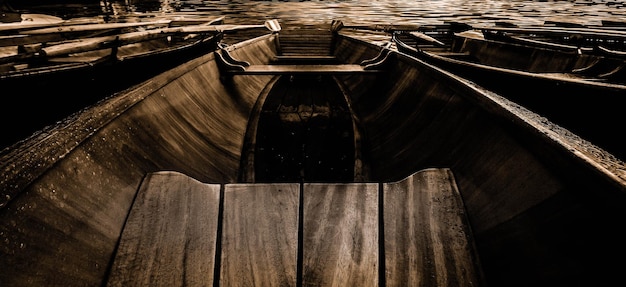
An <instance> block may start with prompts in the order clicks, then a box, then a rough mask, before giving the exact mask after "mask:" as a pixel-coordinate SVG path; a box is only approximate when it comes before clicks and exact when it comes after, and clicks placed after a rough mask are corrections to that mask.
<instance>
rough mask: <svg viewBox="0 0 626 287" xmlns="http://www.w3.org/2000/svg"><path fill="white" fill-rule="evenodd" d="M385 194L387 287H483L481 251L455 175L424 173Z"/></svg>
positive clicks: (387, 185) (386, 188) (389, 187)
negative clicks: (477, 254)
mask: <svg viewBox="0 0 626 287" xmlns="http://www.w3.org/2000/svg"><path fill="white" fill-rule="evenodd" d="M383 190H384V195H383V197H384V206H383V210H384V215H383V218H384V224H383V226H384V234H385V235H384V236H385V239H384V241H385V243H384V244H385V247H384V248H385V270H386V272H385V282H386V285H387V286H478V285H479V280H480V277H479V274H480V273H479V270H477V268H476V265H477V262H475V260H476V257H475V254H473V250H475V248H474V246H472V239H471V237H470V235H471V231H470V230H469V228H468V224H467V222H466V218H465V212H464V208H463V203H462V201H461V196H460V194H459V191H458V189H457V187H456V183H455V181H454V177H453V175H452V172H451V171H450V170H449V169H427V170H423V171H421V172H418V173H416V174H413V175H412V176H410V177H408V178H406V179H404V180H402V181H400V182H396V183H385V184H383ZM409 251H410V252H409Z"/></svg>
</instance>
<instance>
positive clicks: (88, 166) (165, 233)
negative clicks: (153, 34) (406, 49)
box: [0, 25, 626, 286]
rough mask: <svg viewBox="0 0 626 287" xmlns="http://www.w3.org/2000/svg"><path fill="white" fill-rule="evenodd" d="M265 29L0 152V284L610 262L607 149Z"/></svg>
mask: <svg viewBox="0 0 626 287" xmlns="http://www.w3.org/2000/svg"><path fill="white" fill-rule="evenodd" d="M331 27H336V26H335V25H331ZM281 28H282V30H280V31H279V32H274V33H271V34H270V33H268V34H267V35H263V36H260V37H256V38H252V39H249V40H245V41H243V42H240V43H236V44H230V45H227V46H225V47H222V48H220V49H217V50H215V51H213V52H209V53H207V54H205V55H203V56H200V57H198V58H196V59H193V60H191V61H189V62H186V63H184V64H182V65H180V66H177V67H175V68H173V69H171V70H169V71H167V72H165V73H162V74H160V75H157V76H155V77H153V78H151V79H150V80H148V81H145V82H143V83H142V84H140V85H137V86H135V87H133V88H131V89H128V90H126V91H124V92H121V93H117V94H115V95H114V96H112V97H110V98H107V99H106V100H104V101H101V102H99V103H98V104H96V105H93V106H91V107H89V108H87V109H85V110H83V111H82V112H81V113H78V114H75V115H74V116H72V117H70V118H68V119H66V120H65V121H63V122H62V123H59V124H58V125H57V126H55V127H53V128H51V129H49V130H46V131H44V132H42V133H41V134H37V135H34V136H33V137H31V138H28V139H25V140H24V141H22V142H20V143H19V144H17V145H15V146H12V147H11V148H10V149H5V150H4V151H2V154H1V155H0V162H1V164H2V165H1V169H2V177H1V180H0V187H1V188H0V190H1V191H2V196H0V222H1V223H0V268H1V270H2V272H0V284H1V285H3V286H14V285H63V286H77V285H80V286H84V285H107V286H121V285H123V286H132V285H143V286H145V285H151V286H153V285H154V286H158V285H167V286H181V285H202V286H217V285H219V286H270V285H281V286H283V285H284V286H296V285H298V286H301V285H316V286H327V285H333V286H485V285H491V286H504V285H506V286H538V285H541V286H546V285H557V286H588V285H605V284H609V283H612V282H616V280H620V279H621V273H620V271H621V269H622V268H621V264H615V262H619V260H620V259H621V258H623V256H624V255H626V246H625V245H624V244H623V237H622V232H621V230H619V226H621V224H622V223H623V221H624V219H626V210H625V209H624V208H622V205H623V203H624V202H625V201H626V172H625V170H626V165H625V164H624V163H623V162H622V161H619V160H618V159H616V158H615V157H614V156H612V155H611V154H610V153H608V152H606V151H604V150H602V149H600V148H599V147H597V146H595V145H594V144H592V143H590V142H588V141H585V140H583V139H581V138H580V137H578V136H577V135H575V134H573V133H571V132H569V131H567V130H566V129H564V128H562V127H560V126H558V125H555V124H554V123H552V122H550V121H549V120H546V119H545V118H544V117H541V116H539V115H537V114H535V113H533V112H531V111H529V110H527V109H526V108H524V107H522V106H520V105H519V104H516V103H514V102H511V101H509V100H507V99H506V98H504V97H502V96H499V95H497V94H495V93H493V92H490V91H487V90H485V89H483V88H481V87H479V86H477V85H475V84H473V83H471V82H469V81H467V80H464V79H462V78H460V77H458V76H456V75H454V74H451V73H449V72H446V71H445V70H442V69H440V68H438V67H436V66H433V65H430V64H427V63H425V62H423V61H421V60H418V59H416V58H415V57H412V56H409V55H407V54H404V53H399V52H397V51H395V50H393V49H390V48H388V44H390V43H385V44H384V45H383V46H380V45H377V44H373V43H372V42H369V41H364V40H362V39H358V38H356V37H353V36H351V35H349V33H346V31H342V30H339V31H337V30H336V29H331V28H329V27H328V26H327V25H322V26H319V27H318V26H294V27H284V28H283V27H281ZM227 37H228V35H226V36H225V39H226V38H227Z"/></svg>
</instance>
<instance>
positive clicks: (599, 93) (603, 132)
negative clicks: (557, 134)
mask: <svg viewBox="0 0 626 287" xmlns="http://www.w3.org/2000/svg"><path fill="white" fill-rule="evenodd" d="M394 39H395V40H396V41H395V42H396V46H397V48H398V49H399V50H400V51H402V52H404V53H408V54H410V55H412V56H415V57H417V58H419V59H422V60H425V61H427V62H429V63H431V64H435V65H437V66H439V67H441V68H444V69H446V70H448V71H450V72H453V73H455V74H457V75H459V76H462V77H464V78H466V79H468V80H471V81H473V82H475V83H477V84H479V85H480V86H482V87H484V88H487V89H489V90H492V91H494V92H496V93H498V94H500V95H502V96H504V97H506V98H508V99H510V100H512V101H514V102H516V103H518V104H521V105H523V106H525V107H526V108H528V109H530V110H533V111H535V112H537V113H538V114H540V115H542V116H545V117H547V118H548V119H549V120H551V121H553V122H555V123H557V124H559V125H561V126H563V127H565V128H567V129H569V130H571V131H572V132H574V133H576V134H578V135H579V136H581V137H583V138H585V139H587V140H589V141H592V142H594V143H595V144H597V145H598V146H600V147H602V148H604V149H606V150H608V151H610V152H611V153H613V154H614V155H615V156H617V157H619V158H621V159H624V158H626V150H625V149H624V148H623V147H624V145H625V144H626V141H624V139H622V137H620V136H618V135H617V134H616V133H615V132H614V130H615V128H617V127H619V126H622V125H623V124H625V123H626V121H625V119H624V118H623V117H622V116H621V111H620V110H621V107H623V106H624V105H626V97H624V96H625V95H626V85H624V83H625V81H626V78H624V79H616V78H615V77H618V78H619V75H623V74H624V73H620V72H618V71H617V70H615V71H613V73H612V75H608V74H607V76H606V77H604V78H600V77H597V76H594V75H597V74H601V73H599V72H598V71H599V69H600V68H601V67H602V65H604V68H605V69H606V68H608V66H612V67H613V68H617V69H618V70H619V69H621V68H622V67H626V62H624V60H623V59H621V60H611V59H608V58H605V57H602V56H598V55H589V54H585V53H582V54H579V53H578V52H577V51H576V48H574V49H572V50H570V51H564V50H557V49H553V48H547V47H533V46H529V45H521V44H519V43H509V42H502V41H494V40H489V39H485V38H484V37H482V36H481V35H476V34H475V33H473V32H464V33H462V34H456V37H455V39H454V40H452V41H450V42H449V43H450V44H449V45H447V46H446V47H444V48H441V47H439V48H431V46H432V45H425V46H422V45H421V44H420V43H419V42H417V41H415V40H411V37H409V36H407V35H403V34H399V35H397V36H395V38H394ZM613 64H614V65H613ZM591 67H595V68H591ZM592 70H593V71H592ZM574 71H576V72H574Z"/></svg>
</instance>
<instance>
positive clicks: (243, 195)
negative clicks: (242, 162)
mask: <svg viewBox="0 0 626 287" xmlns="http://www.w3.org/2000/svg"><path fill="white" fill-rule="evenodd" d="M299 198H300V187H299V185H298V184H228V185H226V186H225V190H224V224H223V233H222V255H221V272H220V285H221V286H295V285H296V272H297V255H298V254H297V248H298V202H299Z"/></svg>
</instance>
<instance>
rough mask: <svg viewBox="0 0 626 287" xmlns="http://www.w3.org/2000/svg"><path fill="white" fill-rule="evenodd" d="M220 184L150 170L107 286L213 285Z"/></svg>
mask: <svg viewBox="0 0 626 287" xmlns="http://www.w3.org/2000/svg"><path fill="white" fill-rule="evenodd" d="M219 197H220V185H209V184H203V183H201V182H198V181H196V180H194V179H192V178H190V177H188V176H186V175H183V174H180V173H176V172H158V173H152V174H148V175H147V177H146V178H145V179H144V181H143V183H142V185H141V187H140V190H139V193H138V194H137V199H136V200H135V203H134V205H133V208H132V210H131V212H130V214H129V218H128V220H127V222H126V226H125V227H124V231H123V233H122V238H121V241H120V244H119V247H118V251H117V254H116V257H115V260H114V262H113V267H112V269H111V275H110V277H109V278H110V280H109V281H108V285H109V286H124V287H126V286H183V285H186V286H212V285H213V270H214V268H215V266H214V261H215V260H214V258H215V246H216V240H215V239H216V238H217V230H218V229H217V225H218V218H219V217H218V211H219Z"/></svg>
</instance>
